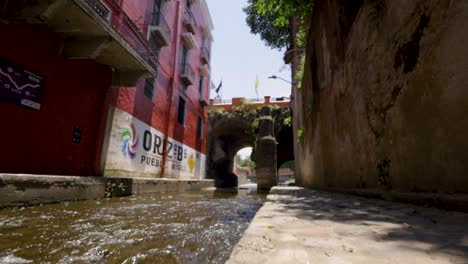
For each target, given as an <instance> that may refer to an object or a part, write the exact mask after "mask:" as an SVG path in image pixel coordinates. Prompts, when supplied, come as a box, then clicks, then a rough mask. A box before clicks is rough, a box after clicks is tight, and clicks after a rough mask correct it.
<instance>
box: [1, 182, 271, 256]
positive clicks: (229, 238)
mask: <svg viewBox="0 0 468 264" xmlns="http://www.w3.org/2000/svg"><path fill="white" fill-rule="evenodd" d="M264 198H265V195H257V194H256V193H255V191H254V192H252V191H248V190H239V191H234V192H232V191H231V192H226V191H222V192H221V191H211V192H210V191H203V192H189V193H166V194H147V195H137V196H130V197H120V198H111V199H101V200H90V201H77V202H66V203H60V204H50V205H42V206H35V207H25V208H24V207H22V208H12V209H6V210H1V211H0V263H224V262H225V261H226V260H227V259H228V257H229V254H230V253H231V251H232V249H233V247H234V245H235V244H236V243H237V242H238V241H239V239H240V237H241V235H242V233H243V232H244V231H245V229H246V228H247V226H248V224H249V222H250V221H251V220H252V218H253V217H254V215H255V213H256V211H257V210H258V209H259V208H260V206H261V205H262V203H263V201H264Z"/></svg>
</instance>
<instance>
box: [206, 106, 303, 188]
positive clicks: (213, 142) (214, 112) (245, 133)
mask: <svg viewBox="0 0 468 264" xmlns="http://www.w3.org/2000/svg"><path fill="white" fill-rule="evenodd" d="M233 101H234V100H233ZM283 105H284V106H283V107H281V105H280V106H272V108H273V109H274V111H273V113H274V114H273V118H274V123H275V125H274V131H275V138H276V140H277V143H278V144H277V150H278V151H277V154H276V159H277V166H278V167H277V169H279V166H280V165H281V164H282V163H284V162H286V161H288V160H293V159H294V151H293V147H294V146H293V142H292V141H293V137H292V128H291V127H289V126H287V125H285V122H284V119H286V118H288V116H290V110H289V104H288V102H286V103H285V104H284V103H283ZM262 106H264V104H260V105H258V106H255V105H253V104H248V105H247V106H246V105H244V104H242V105H241V106H238V107H235V106H234V107H233V106H232V105H230V106H229V107H226V106H221V107H217V106H216V105H213V104H212V105H211V108H210V114H209V122H208V149H207V150H208V151H207V178H209V179H214V180H215V183H216V186H217V187H218V188H231V187H237V185H238V183H237V176H236V175H235V174H234V173H233V166H234V159H235V156H236V154H237V152H238V151H239V150H241V149H243V148H245V147H253V152H252V160H253V161H255V162H258V161H259V159H262V158H263V157H261V156H257V155H256V151H255V149H256V140H257V133H258V129H256V122H257V120H258V117H259V111H257V110H258V109H259V108H260V107H262ZM272 177H274V175H272Z"/></svg>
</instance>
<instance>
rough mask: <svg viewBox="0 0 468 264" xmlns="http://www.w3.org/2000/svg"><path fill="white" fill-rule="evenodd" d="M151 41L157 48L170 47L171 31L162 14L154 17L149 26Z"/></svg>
mask: <svg viewBox="0 0 468 264" xmlns="http://www.w3.org/2000/svg"><path fill="white" fill-rule="evenodd" d="M148 31H149V39H150V42H151V43H152V44H153V45H155V47H156V48H161V47H164V46H168V45H169V43H170V42H171V29H170V28H169V26H168V24H167V22H166V19H165V18H164V16H163V15H162V14H159V15H157V16H153V21H152V22H151V25H150V26H149V30H148Z"/></svg>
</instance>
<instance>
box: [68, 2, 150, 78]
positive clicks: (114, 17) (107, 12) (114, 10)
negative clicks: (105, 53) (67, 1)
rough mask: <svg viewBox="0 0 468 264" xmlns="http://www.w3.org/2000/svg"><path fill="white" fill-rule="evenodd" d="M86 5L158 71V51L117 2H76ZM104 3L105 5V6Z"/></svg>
mask: <svg viewBox="0 0 468 264" xmlns="http://www.w3.org/2000/svg"><path fill="white" fill-rule="evenodd" d="M74 1H76V2H78V3H79V4H83V3H84V4H86V5H88V6H89V7H90V8H91V9H93V10H94V12H96V14H97V15H99V16H100V17H102V18H103V19H104V20H105V21H107V23H108V25H109V26H110V27H111V28H112V29H113V30H114V31H115V32H116V33H117V34H118V35H119V36H120V37H121V38H122V39H124V40H125V41H126V42H127V43H128V44H130V46H131V47H132V48H133V49H134V50H135V52H136V53H138V55H140V56H141V57H142V58H143V59H144V60H145V61H146V62H147V63H148V64H149V65H151V67H153V68H154V69H155V70H157V64H158V55H159V54H158V50H156V49H154V48H153V47H152V46H151V44H150V43H149V41H148V40H147V39H146V37H145V36H144V35H143V32H141V30H140V29H139V28H138V27H137V25H136V24H135V23H134V22H133V20H132V19H131V18H130V17H129V16H128V15H127V14H126V13H125V11H124V10H123V9H122V7H121V6H120V5H119V4H118V3H117V2H116V1H115V0H102V1H99V0H74ZM103 3H104V4H103Z"/></svg>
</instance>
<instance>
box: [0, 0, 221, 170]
mask: <svg viewBox="0 0 468 264" xmlns="http://www.w3.org/2000/svg"><path fill="white" fill-rule="evenodd" d="M4 2H5V1H4ZM212 29H213V25H212V21H211V18H210V14H209V11H208V7H207V4H206V2H205V0H49V1H29V0H15V1H6V2H5V3H3V4H2V8H1V9H0V34H1V35H2V41H1V42H0V70H1V71H2V72H3V73H4V74H0V87H2V89H0V109H1V113H3V114H2V116H1V121H2V124H3V126H2V128H4V129H2V131H0V145H1V146H2V150H3V151H2V154H0V158H1V159H2V162H1V163H0V172H8V173H38V174H68V175H107V176H133V177H171V178H201V177H203V175H204V170H205V168H204V167H205V165H204V164H205V154H206V147H205V145H206V121H207V117H206V109H205V108H206V106H207V105H208V98H209V84H210V83H211V82H210V49H211V43H212V41H213V39H212V36H211V31H212ZM18 157H22V158H18Z"/></svg>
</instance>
